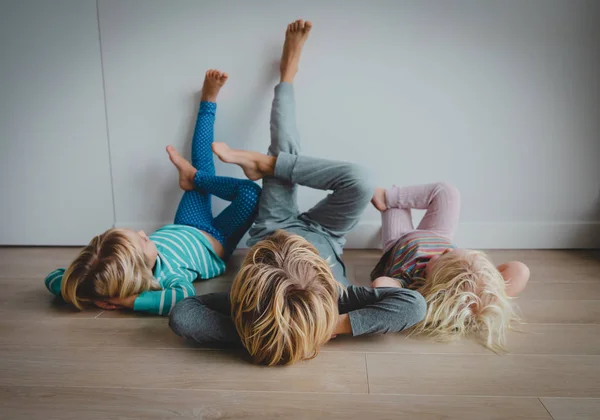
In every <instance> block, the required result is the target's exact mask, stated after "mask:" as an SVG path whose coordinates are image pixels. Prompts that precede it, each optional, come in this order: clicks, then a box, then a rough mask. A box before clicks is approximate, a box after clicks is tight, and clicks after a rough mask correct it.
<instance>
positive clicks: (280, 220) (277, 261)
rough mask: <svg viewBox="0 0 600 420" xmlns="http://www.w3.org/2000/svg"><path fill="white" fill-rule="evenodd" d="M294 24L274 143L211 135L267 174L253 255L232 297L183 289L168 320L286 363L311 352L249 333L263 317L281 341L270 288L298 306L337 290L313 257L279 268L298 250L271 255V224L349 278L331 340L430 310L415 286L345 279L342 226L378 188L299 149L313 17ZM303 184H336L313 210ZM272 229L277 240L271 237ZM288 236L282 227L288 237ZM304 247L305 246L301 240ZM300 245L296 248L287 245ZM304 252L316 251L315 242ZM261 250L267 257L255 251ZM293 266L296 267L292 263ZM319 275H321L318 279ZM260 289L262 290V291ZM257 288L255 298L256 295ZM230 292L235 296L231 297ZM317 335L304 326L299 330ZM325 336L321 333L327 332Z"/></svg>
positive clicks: (207, 338) (391, 326)
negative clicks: (304, 54) (305, 202)
mask: <svg viewBox="0 0 600 420" xmlns="http://www.w3.org/2000/svg"><path fill="white" fill-rule="evenodd" d="M290 27H291V29H290ZM290 27H288V32H287V33H286V43H285V45H284V53H283V56H282V78H281V79H282V82H281V83H280V84H279V85H277V86H276V87H275V98H274V100H273V106H272V111H271V145H270V147H269V153H268V155H265V154H261V153H258V152H250V151H244V150H234V149H230V148H229V147H228V146H227V145H225V144H223V143H215V144H214V145H213V151H214V152H215V153H216V154H217V155H218V156H219V158H220V159H221V160H223V161H224V162H227V163H234V164H238V165H239V166H241V167H242V169H243V170H244V172H245V174H246V175H247V176H248V177H249V178H250V179H260V178H263V189H262V195H261V198H260V203H259V210H258V216H257V218H256V220H255V223H254V226H253V227H252V228H251V229H250V236H251V239H250V240H249V242H248V245H253V246H254V247H253V248H252V250H251V251H250V254H251V255H250V256H249V257H248V258H247V259H246V261H245V262H244V264H243V266H242V272H241V273H240V274H239V275H238V277H237V278H236V281H235V282H234V285H233V289H232V292H231V297H230V294H228V293H215V294H209V295H204V296H197V297H193V298H188V299H185V300H184V301H182V302H181V303H180V304H178V305H177V306H176V307H175V309H174V310H173V312H172V313H171V319H170V323H169V325H170V326H171V328H172V329H173V331H174V332H175V333H176V334H178V335H180V336H183V337H186V338H190V339H193V340H195V341H198V342H220V343H226V344H239V343H240V342H241V343H242V344H243V345H244V346H245V347H246V349H247V350H248V351H249V352H250V353H251V354H252V355H253V356H255V358H256V357H258V359H260V360H259V362H264V363H267V364H274V363H280V362H283V363H288V362H293V361H295V360H297V359H302V358H307V357H309V356H310V355H306V354H302V355H300V356H299V357H298V358H297V359H294V356H293V355H292V356H290V355H289V354H290V352H291V353H293V352H294V351H293V349H292V350H290V349H283V350H282V351H281V352H280V353H277V351H273V352H274V354H269V355H267V356H265V357H261V356H260V355H257V353H260V352H261V350H260V349H258V348H259V347H260V348H263V347H264V346H262V344H264V343H262V342H261V343H258V344H260V345H258V347H256V346H255V345H254V344H256V343H253V342H251V341H252V340H254V339H255V338H256V337H257V336H260V335H261V331H258V330H257V329H256V328H257V325H259V324H260V325H263V324H269V325H271V326H270V327H269V334H268V335H269V338H268V340H269V345H268V346H266V347H269V348H278V345H279V344H278V343H277V340H279V338H278V337H276V336H277V328H275V327H274V325H276V324H273V323H270V317H273V318H274V319H277V318H278V317H279V314H277V313H276V314H274V315H273V314H272V313H271V312H272V311H275V312H276V310H277V309H274V308H275V306H276V307H277V308H280V306H281V305H280V306H277V305H275V306H273V305H272V303H273V302H272V301H273V300H276V298H277V297H276V296H275V297H273V296H271V294H273V295H274V294H277V293H279V290H280V289H281V288H282V287H283V288H285V287H287V289H286V290H285V291H283V292H281V293H284V296H283V305H284V306H285V305H292V306H293V305H294V302H295V301H296V300H300V301H301V304H300V306H302V307H303V308H304V307H305V306H307V305H308V304H307V302H309V301H311V299H310V298H308V297H307V298H306V299H299V298H298V293H307V294H309V295H310V293H312V292H314V290H318V294H319V296H321V295H323V294H327V293H325V292H323V290H330V289H328V288H327V285H325V286H323V284H325V283H327V280H323V281H322V282H321V283H319V281H320V280H319V279H313V278H312V277H315V276H314V275H313V274H314V273H313V271H314V270H312V268H311V267H309V268H310V269H309V270H308V271H307V272H306V274H305V275H299V276H298V275H296V277H297V278H293V277H294V275H291V274H290V273H289V272H287V273H285V275H284V274H281V273H283V272H284V271H286V270H288V269H289V267H288V265H286V264H287V262H286V258H292V257H291V256H290V255H291V254H285V252H287V251H284V250H283V246H279V248H278V246H276V247H275V249H272V250H271V251H269V253H267V254H268V255H266V254H265V252H264V251H263V250H261V244H262V243H267V242H269V241H271V242H269V243H274V244H276V245H277V244H278V242H277V241H279V240H280V239H281V237H282V234H275V235H274V233H275V232H276V231H279V230H283V231H285V232H286V234H287V235H288V236H289V235H290V234H291V235H292V236H294V235H298V236H299V237H301V238H304V240H305V241H306V242H307V243H308V244H307V245H308V247H310V246H311V245H312V247H314V249H316V252H317V256H318V257H320V259H323V260H325V261H327V263H328V266H329V268H328V269H327V270H325V271H328V270H330V272H331V275H332V277H333V278H334V279H335V280H337V282H338V283H339V284H341V285H343V291H342V292H341V293H338V290H339V288H337V287H334V289H336V291H333V292H332V296H334V297H335V302H334V305H336V308H335V312H336V313H335V318H336V319H335V325H333V327H332V328H331V329H329V330H327V329H326V328H325V330H327V331H326V333H325V334H326V335H327V336H326V337H325V338H326V340H329V339H330V338H331V337H332V336H335V335H337V334H344V333H346V334H352V335H354V336H357V335H363V334H373V333H385V332H397V331H401V330H403V329H406V328H409V327H411V326H412V325H414V324H416V323H417V322H419V321H421V320H422V319H423V317H424V314H425V303H424V300H423V298H422V296H421V295H419V294H418V293H416V292H414V291H411V290H405V289H398V288H377V289H373V288H366V287H355V286H348V280H347V278H346V270H345V266H344V263H343V261H342V248H343V246H344V244H345V236H346V234H347V233H348V232H349V231H350V230H351V229H352V228H353V227H354V226H355V225H356V223H357V222H358V220H359V217H360V215H361V214H362V213H363V211H364V209H365V207H366V206H367V205H368V204H369V202H370V200H371V198H372V196H373V192H374V190H375V188H374V186H373V184H372V183H371V181H370V179H369V177H368V175H367V173H366V171H365V170H364V169H363V168H362V167H361V166H358V165H356V164H352V163H347V162H337V161H331V160H326V159H321V158H314V157H308V156H303V155H301V154H300V142H299V140H300V139H299V134H298V130H297V128H296V111H295V100H294V88H293V86H292V84H291V82H292V80H293V76H294V75H295V73H296V70H297V60H298V59H299V56H300V51H301V47H302V45H303V43H304V40H305V39H306V37H307V36H308V32H309V31H310V28H311V25H310V24H309V23H308V22H307V23H306V24H305V23H304V22H301V24H299V23H298V21H297V22H294V23H292V24H291V25H290ZM294 32H296V33H299V34H300V36H297V37H296V39H294V35H295V33H294ZM291 38H292V39H291ZM298 38H300V39H299V40H298ZM300 41H301V42H300ZM294 60H295V62H294ZM290 67H291V68H292V71H291V72H290ZM290 73H292V74H291V76H290ZM298 185H303V186H307V187H311V188H314V189H320V190H326V191H332V192H331V193H330V194H329V195H328V196H327V197H326V198H324V199H323V200H321V201H320V202H319V203H317V204H316V205H315V206H314V207H312V208H311V209H310V210H308V211H306V212H304V213H300V211H299V210H298V203H297V197H296V196H297V187H298ZM274 237H275V238H276V239H275V240H273V239H272V238H274ZM285 237H286V236H285V235H284V239H283V241H284V242H285ZM298 247H300V248H302V247H303V245H299V246H298ZM311 249H312V248H311ZM253 250H255V251H253ZM253 252H254V253H253ZM293 252H294V250H293V249H292V250H291V251H290V253H293ZM261 255H262V256H261ZM265 255H266V256H265ZM305 255H308V256H307V257H306V258H307V259H310V252H309V253H307V254H305ZM261 258H262V260H261V261H258V259H261ZM299 264H301V265H302V264H303V262H302V261H300V262H299ZM259 266H260V267H259ZM264 266H269V267H270V268H272V269H273V271H272V272H269V271H267V272H266V274H265V272H264ZM316 266H317V268H318V270H320V271H319V272H322V271H324V270H322V269H321V268H319V267H318V263H316ZM257 267H258V268H257ZM260 270H263V271H260ZM292 271H294V272H296V271H295V269H292ZM316 277H318V275H317V276H316ZM325 277H327V276H326V275H325ZM265 279H266V280H265ZM321 280H322V279H321ZM259 282H262V283H259ZM265 282H267V283H265ZM268 282H272V283H268ZM282 282H287V283H289V284H290V286H285V287H284V286H281V285H282ZM287 283H286V284H287ZM317 283H319V285H318V286H315V284H317ZM322 286H323V287H322ZM346 286H347V287H346ZM312 289H314V290H312ZM256 290H260V291H261V292H260V293H258V292H256ZM265 290H267V292H265ZM269 290H271V291H269ZM315 293H317V292H315ZM292 294H293V295H294V297H293V298H292V297H291V295H292ZM255 295H256V301H255V302H254V303H249V302H250V300H252V296H255ZM310 296H313V295H310ZM287 297H289V299H288V298H287ZM231 298H233V300H234V302H233V305H232V299H231ZM291 301H294V302H291ZM279 302H280V303H281V302H282V301H279ZM247 304H250V305H251V308H250V309H249V308H246V307H244V305H247ZM280 309H281V308H280ZM313 309H314V310H308V311H307V312H310V314H306V316H314V315H315V314H318V313H319V310H320V308H313ZM296 310H300V311H302V310H304V309H302V308H301V309H298V308H296V309H294V308H287V307H286V308H284V309H281V311H282V312H285V313H286V314H287V313H288V312H289V313H295V311H296ZM232 316H233V319H232ZM283 316H285V315H283ZM323 316H325V315H323ZM259 320H260V321H259ZM294 321H295V320H294V319H293V315H291V319H289V320H287V321H286V322H285V325H287V326H288V327H289V328H288V327H286V328H287V329H286V331H283V332H282V334H281V336H282V338H281V341H282V343H283V342H284V341H286V340H287V341H289V340H288V339H286V338H285V337H288V338H289V336H290V334H294V331H293V325H294ZM273 322H276V321H273ZM277 322H279V321H277ZM319 323H320V320H319V319H316V320H312V321H311V322H309V323H308V324H311V325H312V324H319ZM277 325H280V324H277ZM303 325H306V323H304V324H303ZM271 327H272V328H271ZM306 328H307V327H305V329H306ZM308 328H310V327H308ZM273 331H275V332H273ZM310 335H311V334H308V333H307V332H306V331H302V332H301V333H299V335H298V336H302V337H304V336H310ZM325 338H324V339H323V340H321V341H326V340H325ZM240 339H241V340H240ZM265 340H266V339H265ZM263 341H264V340H263ZM292 341H293V340H292ZM317 341H318V340H317ZM320 344H322V342H319V343H314V346H313V347H315V348H318V346H319V345H320ZM281 346H285V344H281ZM308 347H310V346H308ZM273 352H271V353H273ZM278 357H279V359H277V358H278ZM284 359H285V360H284Z"/></svg>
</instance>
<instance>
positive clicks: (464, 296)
mask: <svg viewBox="0 0 600 420" xmlns="http://www.w3.org/2000/svg"><path fill="white" fill-rule="evenodd" d="M416 289H417V291H418V292H419V293H421V294H422V295H423V297H424V298H425V301H426V302H427V312H426V315H425V319H424V320H423V321H422V322H420V323H419V324H417V325H415V326H414V327H412V329H411V332H410V334H424V335H428V336H431V337H434V338H437V339H440V340H443V341H449V340H454V339H457V338H459V337H465V336H472V335H474V336H475V337H476V338H477V339H478V340H479V341H481V343H482V344H483V345H484V346H485V347H487V348H489V349H491V350H493V351H496V352H498V351H502V350H504V344H505V342H506V331H507V330H508V329H509V328H510V326H511V324H512V323H513V322H517V321H518V320H519V318H518V316H517V314H516V312H515V308H514V307H513V305H512V303H511V298H509V297H508V296H507V295H506V290H505V284H504V278H503V277H502V275H501V274H500V272H499V271H498V269H497V268H496V267H495V266H494V264H493V263H492V262H491V261H490V259H489V258H488V257H487V256H486V255H485V254H484V253H483V252H480V251H470V250H463V251H462V252H460V253H458V252H449V253H447V254H444V255H442V256H440V257H439V259H438V260H437V261H435V262H434V264H433V267H431V271H430V272H429V273H428V274H427V280H426V281H424V280H423V283H422V284H421V285H420V286H419V285H418V284H417V287H416Z"/></svg>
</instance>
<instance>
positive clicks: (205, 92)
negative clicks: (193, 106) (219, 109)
mask: <svg viewBox="0 0 600 420" xmlns="http://www.w3.org/2000/svg"><path fill="white" fill-rule="evenodd" d="M228 77H229V76H228V75H227V73H224V72H222V71H219V70H214V69H210V70H208V71H207V72H206V76H204V85H202V98H201V99H200V100H201V101H202V102H217V95H219V91H220V90H221V88H222V87H223V85H224V84H225V82H226V81H227V78H228Z"/></svg>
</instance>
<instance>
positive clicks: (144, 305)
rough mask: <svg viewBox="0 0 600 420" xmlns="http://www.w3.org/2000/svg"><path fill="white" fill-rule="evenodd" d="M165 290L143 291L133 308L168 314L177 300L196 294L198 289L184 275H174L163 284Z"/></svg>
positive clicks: (156, 313) (157, 313)
mask: <svg viewBox="0 0 600 420" xmlns="http://www.w3.org/2000/svg"><path fill="white" fill-rule="evenodd" d="M163 287H164V290H152V291H147V292H143V293H141V294H140V295H139V296H138V297H137V298H136V299H135V302H134V304H133V310H134V311H138V312H149V313H151V314H154V315H162V316H167V315H169V313H170V312H171V309H173V307H174V306H175V304H176V303H177V302H179V301H180V300H182V299H185V298H186V297H188V296H195V295H196V289H194V286H193V285H192V284H191V283H190V282H189V281H188V280H186V279H184V278H183V277H178V276H173V277H171V278H168V279H167V280H166V281H165V282H164V284H163Z"/></svg>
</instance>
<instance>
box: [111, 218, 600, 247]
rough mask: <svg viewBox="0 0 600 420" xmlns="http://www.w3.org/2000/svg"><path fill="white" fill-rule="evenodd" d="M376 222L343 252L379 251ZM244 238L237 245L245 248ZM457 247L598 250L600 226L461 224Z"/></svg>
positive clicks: (154, 225)
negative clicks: (354, 250)
mask: <svg viewBox="0 0 600 420" xmlns="http://www.w3.org/2000/svg"><path fill="white" fill-rule="evenodd" d="M169 223H172V222H164V223H160V222H146V223H139V222H138V223H127V222H122V223H117V224H116V227H127V228H130V229H136V230H139V229H142V230H144V231H146V232H148V233H150V232H153V231H155V230H156V229H158V228H159V227H161V226H163V225H166V224H169ZM380 229H381V224H380V223H378V222H361V223H359V224H358V225H357V226H356V228H354V230H353V231H352V232H350V234H349V235H348V242H347V244H346V248H355V249H364V248H367V249H368V248H379V247H380ZM246 239H247V236H246V237H244V239H242V241H241V242H240V248H244V247H245V246H246ZM456 243H457V244H458V245H459V246H461V247H465V248H476V249H598V248H600V222H563V223H558V222H541V223H533V222H531V223H530V222H524V223H519V222H506V223H492V222H482V223H461V225H460V227H459V229H458V233H457V235H456Z"/></svg>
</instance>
